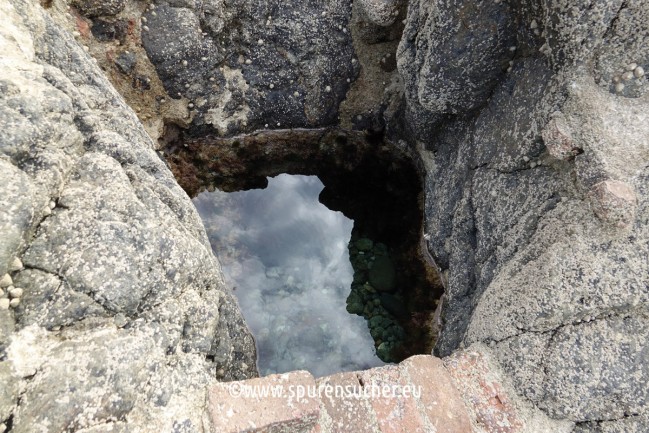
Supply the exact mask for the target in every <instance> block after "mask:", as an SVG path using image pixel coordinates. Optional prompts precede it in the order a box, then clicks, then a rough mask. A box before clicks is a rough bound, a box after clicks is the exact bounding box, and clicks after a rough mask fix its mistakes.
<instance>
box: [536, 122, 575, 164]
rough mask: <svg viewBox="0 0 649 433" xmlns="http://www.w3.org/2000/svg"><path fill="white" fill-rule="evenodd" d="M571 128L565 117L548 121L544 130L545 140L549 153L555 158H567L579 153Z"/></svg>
mask: <svg viewBox="0 0 649 433" xmlns="http://www.w3.org/2000/svg"><path fill="white" fill-rule="evenodd" d="M569 128H570V127H569V126H568V124H567V123H566V121H565V119H562V118H561V117H555V118H553V119H551V120H550V121H549V122H548V124H547V126H546V127H545V129H544V130H543V132H542V134H543V142H544V143H545V146H546V147H547V149H548V153H549V154H550V155H551V156H553V157H554V158H557V159H562V160H565V159H569V158H571V157H574V156H575V155H577V153H579V149H578V148H576V147H575V144H574V142H573V138H572V137H571V134H570V129H569Z"/></svg>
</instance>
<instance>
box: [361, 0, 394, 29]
mask: <svg viewBox="0 0 649 433" xmlns="http://www.w3.org/2000/svg"><path fill="white" fill-rule="evenodd" d="M359 4H360V7H361V10H362V11H363V15H365V16H366V17H367V19H368V20H369V21H370V22H372V23H374V24H376V25H379V26H389V25H391V24H393V23H394V22H395V21H396V19H397V17H398V16H399V7H400V6H401V1H399V0H360V2H359Z"/></svg>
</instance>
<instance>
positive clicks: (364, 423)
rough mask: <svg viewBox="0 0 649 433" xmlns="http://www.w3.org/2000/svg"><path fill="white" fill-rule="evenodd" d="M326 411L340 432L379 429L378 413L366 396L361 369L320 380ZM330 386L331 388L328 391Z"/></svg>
mask: <svg viewBox="0 0 649 433" xmlns="http://www.w3.org/2000/svg"><path fill="white" fill-rule="evenodd" d="M316 383H317V385H318V389H319V390H321V392H320V401H321V403H320V404H321V406H322V409H323V411H325V412H326V414H327V419H326V421H323V422H322V423H323V424H325V425H328V426H329V427H330V429H331V431H332V432H333V431H335V432H339V433H374V432H376V431H377V421H376V418H375V417H376V415H375V414H374V412H373V411H372V408H371V405H370V402H369V399H367V398H363V397H362V396H363V394H362V392H363V385H361V383H360V382H359V379H358V373H356V372H349V373H339V374H334V375H332V376H327V377H324V378H321V379H318V380H317V381H316ZM327 390H329V391H327Z"/></svg>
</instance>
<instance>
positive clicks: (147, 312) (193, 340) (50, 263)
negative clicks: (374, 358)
mask: <svg viewBox="0 0 649 433" xmlns="http://www.w3.org/2000/svg"><path fill="white" fill-rule="evenodd" d="M0 10H1V11H0V17H2V25H1V26H0V59H1V61H0V69H1V73H0V77H1V78H0V166H1V169H0V177H1V178H2V181H1V182H0V185H2V194H1V195H0V196H1V197H2V198H1V199H0V200H1V202H2V206H1V207H0V231H1V232H2V236H1V237H0V274H1V275H2V276H3V277H2V278H3V281H4V279H7V281H8V282H9V281H10V282H11V283H12V284H13V285H14V286H15V287H14V289H12V290H13V291H8V292H9V293H10V296H12V297H13V298H16V299H18V300H19V302H14V299H12V304H11V306H10V307H9V309H2V310H0V331H1V333H0V377H1V382H2V392H1V393H0V423H5V426H4V427H6V426H8V425H11V431H12V432H34V431H51V432H59V431H96V430H94V429H93V426H100V425H103V427H101V428H104V429H108V428H109V427H112V428H113V430H112V431H127V430H128V427H127V424H135V425H137V426H138V428H137V431H183V432H185V431H186V432H189V431H200V430H201V427H200V425H201V422H202V421H201V413H202V408H203V407H204V404H205V384H208V383H211V382H214V381H216V380H217V379H242V378H248V377H252V376H254V375H255V374H256V373H255V350H254V343H253V341H252V337H251V336H250V334H249V332H248V330H247V328H246V326H245V324H244V323H243V320H242V318H241V316H240V313H239V311H238V308H237V307H236V304H235V302H234V301H233V299H232V297H231V295H230V294H229V293H228V289H226V288H225V286H224V283H223V279H222V276H221V273H220V267H219V264H218V262H217V261H216V260H215V258H214V256H213V254H212V252H211V249H210V246H209V243H208V241H207V237H206V235H205V232H204V229H203V226H202V223H201V221H200V219H199V217H198V215H197V213H196V211H195V209H194V208H193V205H192V204H191V201H190V200H189V198H188V197H187V195H186V194H185V193H184V191H182V189H180V187H179V186H178V185H177V183H176V182H175V180H174V178H173V176H172V175H171V173H170V171H169V170H168V169H167V167H166V166H165V163H164V162H163V161H162V160H161V159H160V158H159V156H158V155H157V154H156V152H155V151H154V150H153V143H152V141H151V139H150V138H149V136H148V135H147V134H146V132H145V131H144V129H143V128H142V127H141V125H140V124H139V122H138V119H137V117H136V116H135V115H134V113H133V112H132V111H131V110H130V109H129V108H128V106H127V105H126V104H125V103H124V101H123V99H122V98H121V97H120V95H119V94H118V93H117V92H116V91H115V90H114V89H113V88H112V86H111V85H110V84H109V83H108V81H107V80H106V78H104V76H103V75H102V73H101V71H100V70H99V68H98V67H97V66H96V65H95V64H94V62H93V61H92V58H91V57H89V56H88V55H87V54H86V53H85V52H84V50H83V48H82V47H81V46H79V45H78V44H77V43H76V42H75V41H74V39H73V38H72V36H71V35H70V34H68V33H67V32H64V31H62V30H61V28H60V27H59V26H57V25H56V24H55V23H54V22H53V21H52V19H51V18H50V17H49V15H48V14H47V13H46V12H45V11H44V10H43V9H42V8H41V7H40V6H39V5H37V4H34V3H33V2H31V1H28V0H16V1H11V2H2V3H0ZM16 257H20V258H21V259H22V262H21V261H20V260H16ZM7 272H9V275H6V274H7ZM18 287H19V288H21V289H22V291H16V290H15V288H18ZM3 293H4V292H3ZM5 296H6V294H5ZM18 296H19V297H18ZM178 425H182V426H184V427H182V428H180V427H176V426H178ZM97 428H100V427H97ZM85 429H88V430H85ZM174 429H175V430H174Z"/></svg>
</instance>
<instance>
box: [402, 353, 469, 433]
mask: <svg viewBox="0 0 649 433" xmlns="http://www.w3.org/2000/svg"><path fill="white" fill-rule="evenodd" d="M399 367H400V368H401V370H402V371H403V372H405V374H406V375H407V377H408V378H409V380H408V383H409V384H410V385H413V386H416V387H418V388H419V391H418V393H420V395H421V397H419V399H418V407H419V411H420V412H421V413H423V414H424V415H425V416H426V417H427V418H428V421H429V422H430V425H432V426H433V427H434V431H435V432H438V433H469V432H472V431H474V430H473V427H472V425H471V421H470V418H469V413H468V412H467V409H466V407H465V405H464V400H462V397H461V394H460V391H459V390H458V389H457V388H456V384H455V382H454V381H453V379H452V378H451V376H450V375H449V373H448V371H447V370H446V369H445V367H444V363H443V362H442V361H441V360H440V359H439V358H435V357H432V356H429V355H418V356H413V357H410V358H408V359H406V360H405V361H403V362H401V364H399ZM461 391H464V389H462V388H461Z"/></svg>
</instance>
